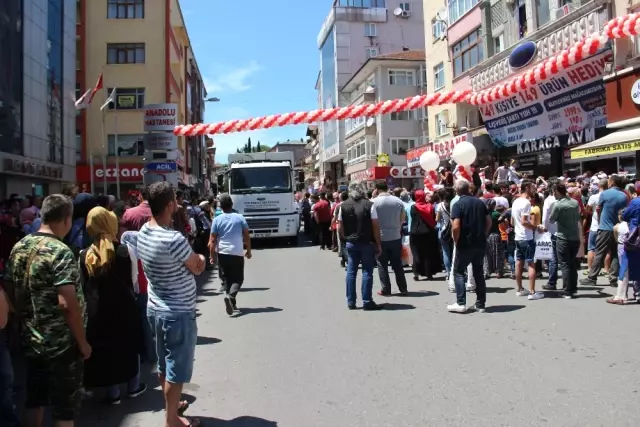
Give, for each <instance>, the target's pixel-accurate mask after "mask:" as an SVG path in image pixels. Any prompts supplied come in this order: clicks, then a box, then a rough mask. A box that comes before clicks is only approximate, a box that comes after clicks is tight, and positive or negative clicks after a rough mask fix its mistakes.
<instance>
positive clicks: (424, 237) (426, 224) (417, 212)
mask: <svg viewBox="0 0 640 427" xmlns="http://www.w3.org/2000/svg"><path fill="white" fill-rule="evenodd" d="M414 199H415V203H414V204H413V205H412V206H411V208H410V210H409V212H410V217H411V228H410V229H409V244H410V246H411V253H412V255H413V280H419V279H420V276H425V277H427V280H432V279H433V275H434V274H436V273H439V272H441V271H442V259H441V258H440V254H441V252H440V248H439V245H438V232H437V230H436V214H435V209H434V208H433V204H431V202H430V201H427V199H426V195H425V192H424V191H423V190H417V191H416V192H415V195H414Z"/></svg>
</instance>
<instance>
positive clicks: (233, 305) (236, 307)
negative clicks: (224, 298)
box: [231, 297, 242, 315]
mask: <svg viewBox="0 0 640 427" xmlns="http://www.w3.org/2000/svg"><path fill="white" fill-rule="evenodd" d="M231 307H232V308H233V314H234V315H239V314H242V312H241V311H240V309H239V308H238V305H237V304H236V299H235V298H233V297H232V298H231Z"/></svg>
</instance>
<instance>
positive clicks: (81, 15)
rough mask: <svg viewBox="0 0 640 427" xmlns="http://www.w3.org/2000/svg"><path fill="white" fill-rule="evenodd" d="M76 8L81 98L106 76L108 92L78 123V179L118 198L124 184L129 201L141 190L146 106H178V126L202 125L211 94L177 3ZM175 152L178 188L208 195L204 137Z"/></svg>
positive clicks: (103, 2)
mask: <svg viewBox="0 0 640 427" xmlns="http://www.w3.org/2000/svg"><path fill="white" fill-rule="evenodd" d="M77 8H78V12H77V17H78V19H77V24H78V25H77V51H78V57H77V61H76V69H77V72H76V78H77V86H76V93H77V96H80V94H82V93H84V92H85V91H86V90H87V89H90V88H92V87H93V85H95V82H96V80H97V78H98V76H99V75H100V74H101V73H102V74H103V76H104V88H105V90H104V91H101V93H99V94H97V95H96V99H95V100H94V102H93V103H92V105H90V106H89V108H87V109H86V110H84V111H82V112H81V113H79V115H78V116H77V121H76V139H77V149H76V153H77V160H78V167H77V174H76V178H77V182H78V183H80V184H81V185H84V186H87V187H88V185H89V183H90V182H91V181H93V182H94V184H95V188H96V191H100V192H103V191H105V192H106V193H108V194H115V193H116V185H115V184H116V181H117V179H118V178H116V177H119V180H120V183H121V193H122V194H120V195H119V196H121V197H123V196H126V193H127V192H128V191H130V190H132V189H135V188H137V187H139V186H141V185H142V173H141V171H142V169H143V158H144V153H145V147H144V132H143V119H144V109H143V108H144V106H145V105H148V104H160V103H172V104H176V105H177V115H178V121H179V122H180V123H202V122H203V118H204V102H205V98H206V91H205V88H204V84H203V82H202V76H201V74H200V71H199V69H198V64H197V61H196V58H195V55H194V52H193V49H192V45H191V41H190V40H189V34H188V32H187V28H186V25H185V21H184V17H183V15H182V11H181V9H180V2H179V0H126V1H123V0H77ZM114 90H115V94H114V101H113V102H112V103H110V104H109V105H108V107H107V108H106V109H105V110H104V112H102V111H100V106H101V105H102V104H103V103H104V102H105V100H106V99H107V96H108V95H109V94H111V93H112V91H114ZM216 100H217V99H216ZM177 151H178V159H177V163H178V181H179V186H180V187H181V188H182V189H185V190H195V191H199V192H204V185H205V178H204V175H205V174H204V170H203V166H204V165H205V164H206V163H205V162H203V159H204V158H205V157H206V147H205V141H204V137H178V146H177ZM90 157H93V163H94V171H93V177H92V176H91V172H90ZM116 158H118V159H117V160H118V163H119V165H118V166H117V165H116Z"/></svg>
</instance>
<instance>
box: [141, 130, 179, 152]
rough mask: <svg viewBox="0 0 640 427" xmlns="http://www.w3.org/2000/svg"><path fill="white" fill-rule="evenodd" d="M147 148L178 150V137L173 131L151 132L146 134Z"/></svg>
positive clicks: (145, 143)
mask: <svg viewBox="0 0 640 427" xmlns="http://www.w3.org/2000/svg"><path fill="white" fill-rule="evenodd" d="M144 146H145V148H146V149H147V150H177V149H178V137H177V136H176V135H173V134H171V133H149V134H146V135H145V136H144Z"/></svg>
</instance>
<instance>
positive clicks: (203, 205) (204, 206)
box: [198, 200, 209, 208]
mask: <svg viewBox="0 0 640 427" xmlns="http://www.w3.org/2000/svg"><path fill="white" fill-rule="evenodd" d="M198 206H200V207H201V208H206V207H208V206H209V202H208V201H206V200H205V201H204V202H200V204H199V205H198Z"/></svg>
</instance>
